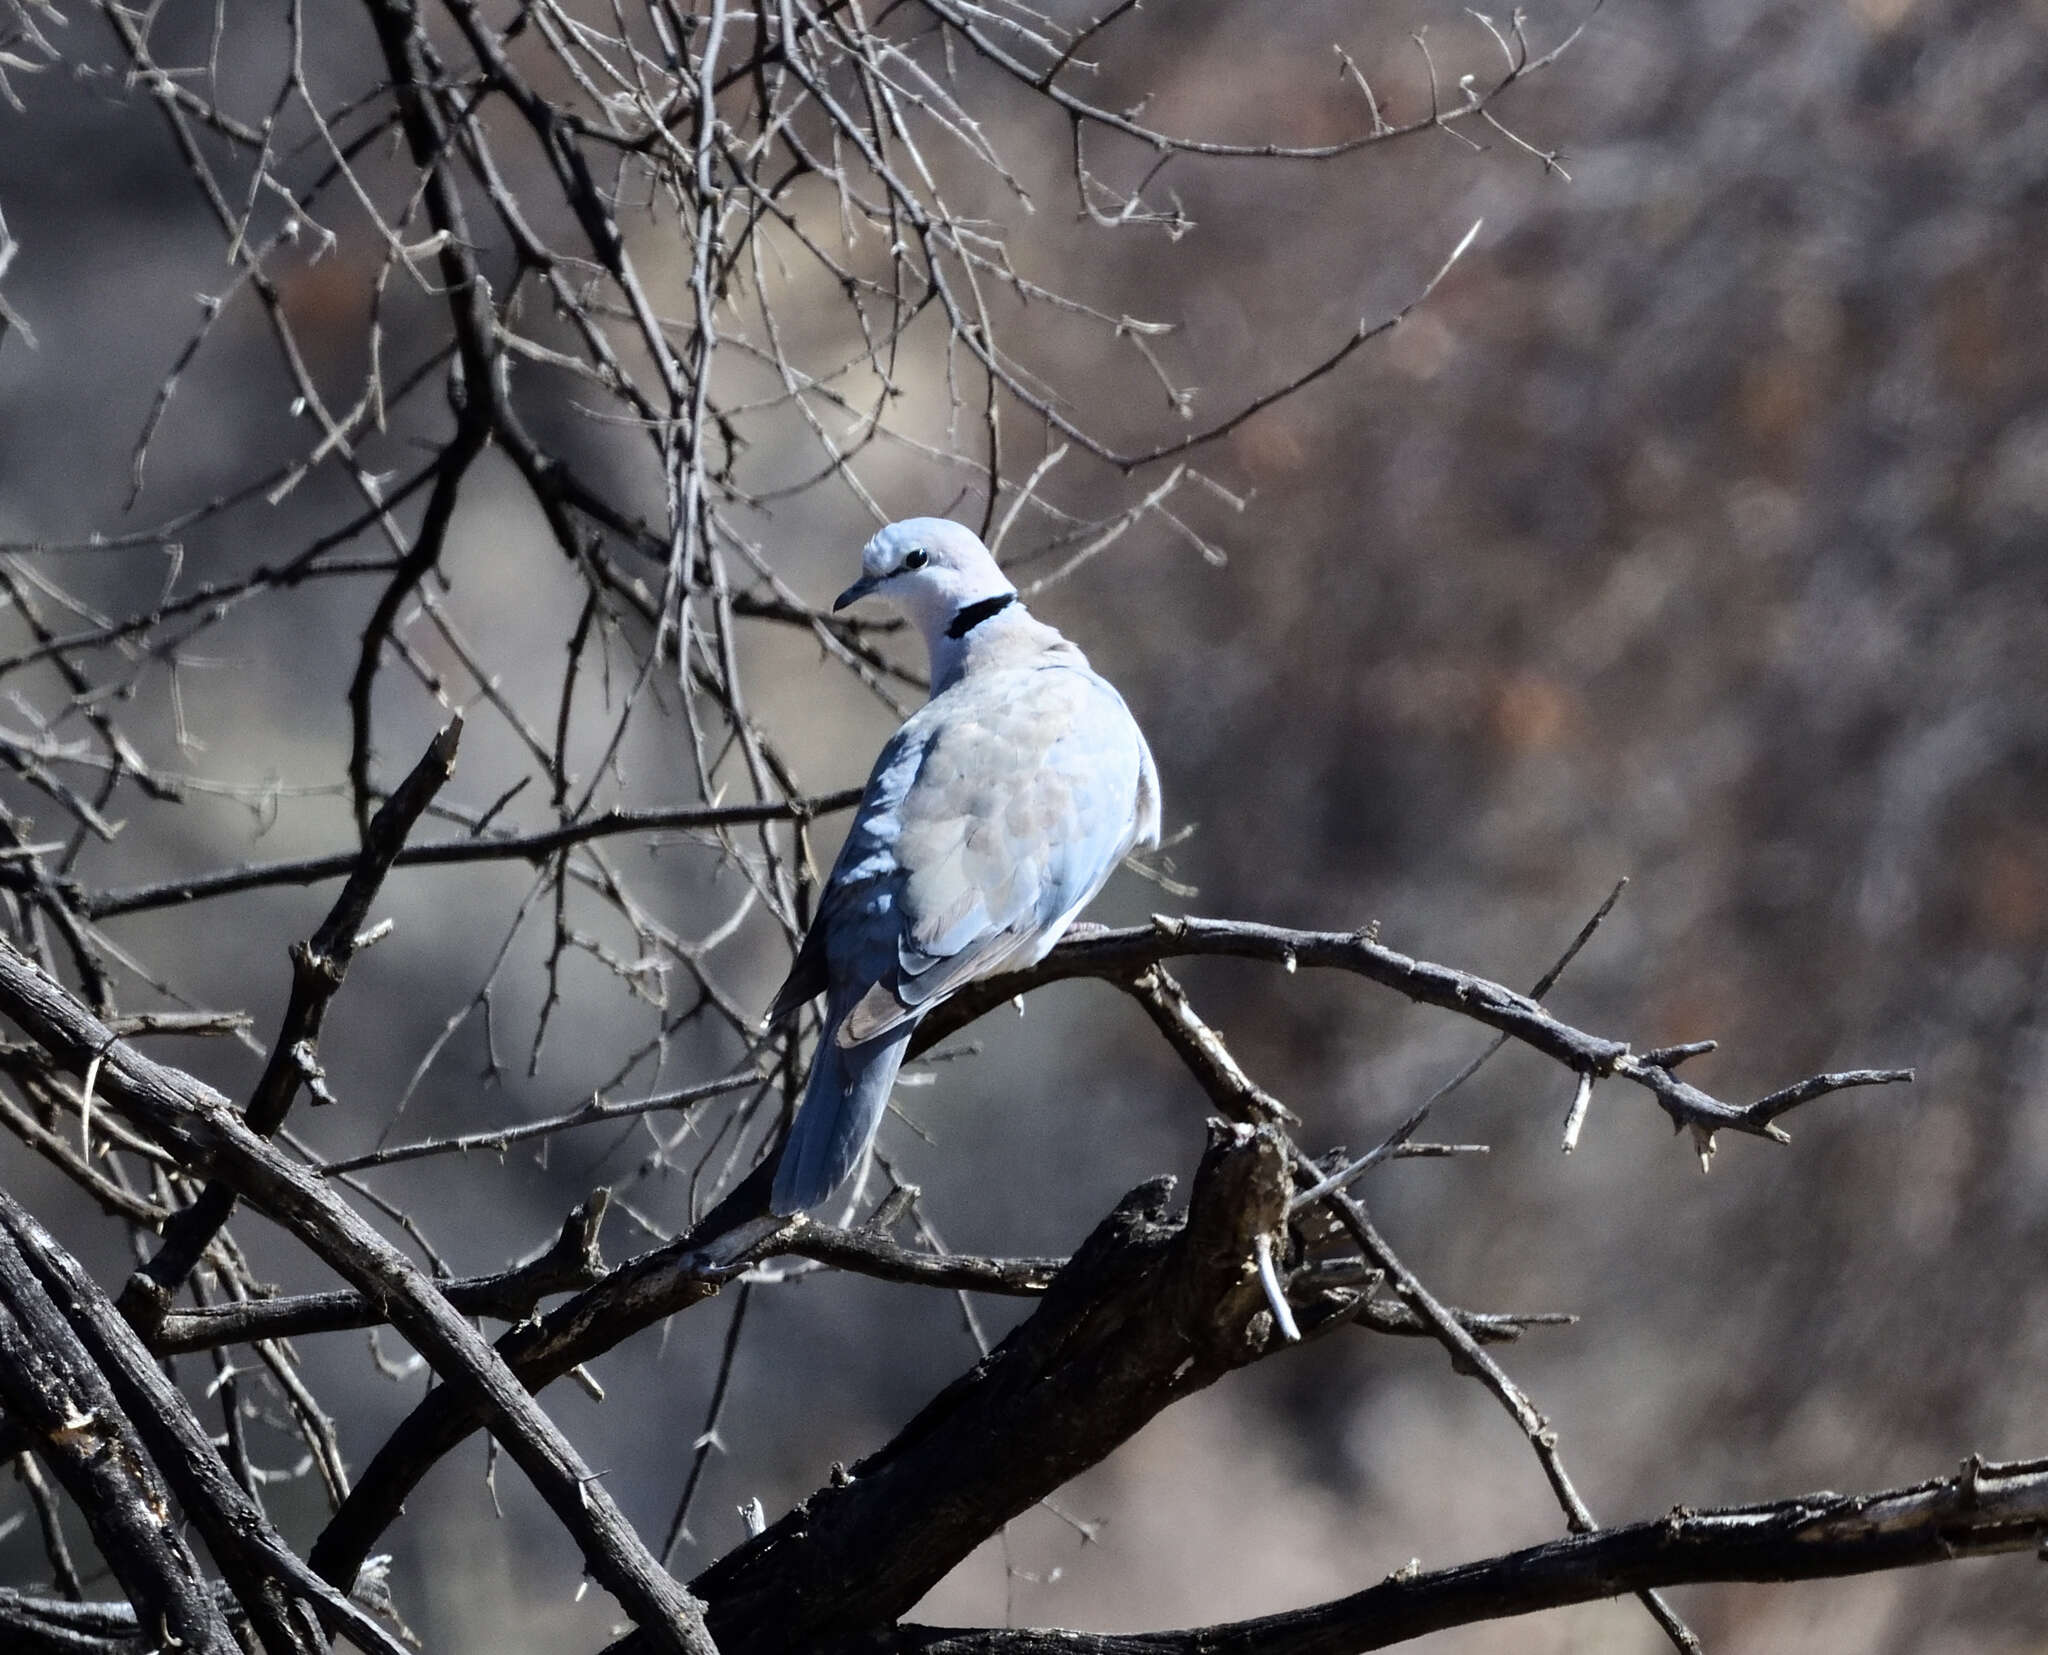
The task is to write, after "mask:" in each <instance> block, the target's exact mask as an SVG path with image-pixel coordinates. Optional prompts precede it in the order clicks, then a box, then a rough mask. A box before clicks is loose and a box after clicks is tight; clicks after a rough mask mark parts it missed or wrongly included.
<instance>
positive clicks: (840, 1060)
mask: <svg viewBox="0 0 2048 1655" xmlns="http://www.w3.org/2000/svg"><path fill="white" fill-rule="evenodd" d="M842 1015H843V1014H842ZM838 1028H839V1019H838V1018H837V1017H833V1018H831V1019H830V1020H828V1021H827V1023H826V1025H825V1028H824V1031H823V1033H822V1034H821V1035H820V1036H819V1038H818V1051H817V1055H816V1056H815V1057H813V1058H812V1059H811V1078H810V1081H809V1083H808V1084H807V1085H806V1086H805V1087H804V1101H803V1103H802V1105H801V1106H800V1107H799V1108H798V1109H797V1112H796V1120H795V1122H794V1123H793V1124H792V1125H791V1126H790V1129H789V1137H788V1138H787V1139H786V1140H785V1141H784V1143H783V1146H782V1160H781V1162H780V1163H779V1164H778V1165H777V1167H776V1169H775V1193H774V1194H773V1195H772V1196H771V1197H770V1199H769V1205H770V1206H771V1207H772V1208H773V1210H774V1211H776V1212H777V1213H782V1214H788V1213H800V1212H803V1211H804V1210H805V1209H806V1208H809V1207H815V1206H816V1205H817V1204H818V1203H819V1202H820V1201H823V1200H824V1199H825V1197H826V1196H828V1195H830V1194H831V1193H832V1192H833V1191H834V1190H835V1189H837V1188H838V1187H839V1184H840V1181H841V1180H842V1179H844V1178H845V1177H846V1175H847V1174H848V1173H849V1172H851V1171H852V1170H853V1166H854V1163H855V1162H856V1161H858V1160H859V1159H860V1158H861V1156H862V1155H863V1154H865V1153H866V1151H867V1147H868V1145H869V1144H870V1143H872V1142H873V1141H874V1136H875V1131H876V1128H878V1127H879V1126H880V1125H881V1124H882V1111H883V1110H884V1109H885V1108H887V1107H888V1104H889V1090H890V1088H891V1087H892V1086H894V1085H895V1083H896V1071H897V1070H898V1069H899V1068H901V1067H902V1065H903V1051H904V1048H905V1047H906V1046H908V1045H909V1044H910V1036H911V1033H912V1031H913V1030H914V1029H915V1028H916V1024H915V1022H912V1023H911V1024H909V1025H907V1026H904V1027H901V1028H895V1029H891V1030H890V1031H889V1032H888V1033H887V1034H886V1035H883V1036H881V1037H880V1038H879V1039H875V1040H870V1041H867V1042H866V1043H865V1044H863V1045H859V1046H841V1045H840V1044H839V1042H838V1041H837V1040H835V1039H834V1038H833V1036H834V1035H835V1034H837V1032H838Z"/></svg>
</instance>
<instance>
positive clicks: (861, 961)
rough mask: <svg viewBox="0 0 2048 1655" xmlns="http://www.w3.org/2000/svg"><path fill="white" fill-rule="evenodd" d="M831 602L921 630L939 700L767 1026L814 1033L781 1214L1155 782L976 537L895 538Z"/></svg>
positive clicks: (899, 755) (1032, 948)
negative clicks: (817, 1003) (813, 1021)
mask: <svg viewBox="0 0 2048 1655" xmlns="http://www.w3.org/2000/svg"><path fill="white" fill-rule="evenodd" d="M861 567H862V576H861V579H860V580H859V581H857V582H856V583H855V584H854V585H853V586H852V587H850V588H849V589H848V590H847V591H846V592H845V593H844V594H842V596H841V597H840V599H839V603H838V604H835V605H834V607H835V608H837V607H841V606H843V605H845V604H847V603H851V602H853V601H855V600H857V599H859V598H861V597H865V596H867V595H869V594H870V593H873V594H874V595H876V596H881V597H887V598H889V599H890V600H891V601H893V602H895V603H896V604H897V606H898V607H900V608H901V609H903V610H904V612H905V613H906V614H908V615H909V617H910V618H911V619H912V620H913V621H914V622H916V623H917V625H918V626H919V627H920V628H921V630H922V631H923V632H924V635H925V640H926V643H927V644H928V645H929V647H930V650H931V657H932V698H931V700H930V701H929V702H927V703H926V704H925V706H924V707H922V708H921V709H919V710H918V711H917V712H916V713H914V714H913V715H912V716H911V717H910V718H909V719H907V720H906V721H905V722H904V724H903V727H902V728H901V729H899V730H898V731H897V732H896V734H895V735H894V736H893V737H892V738H891V739H890V741H889V743H888V744H887V745H886V746H885V747H884V748H883V749H882V753H881V757H880V758H878V759H877V760H876V761H875V768H874V772H873V774H872V775H871V776H870V777H869V779H868V786H867V791H866V793H865V795H864V796H863V797H862V799H861V803H860V809H859V812H858V813H857V815H856V816H855V818H854V823H853V827H852V829H851V830H850V831H849V833H848V834H847V839H846V844H845V846H844V848H843V849H842V850H841V851H840V854H839V860H838V862H837V863H836V864H835V865H834V866H833V869H832V876H831V878H830V880H829V881H828V882H827V884H826V887H825V892H824V894H823V896H822V897H821V898H820V900H819V904H818V913H817V918H816V920H815V921H814V922H813V924H812V926H811V930H810V933H809V934H808V935H807V936H806V937H805V938H804V942H803V946H802V948H801V949H799V950H798V953H797V957H796V962H795V964H794V966H793V967H792V968H791V971H790V974H789V979H788V981H786V982H785V983H784V984H783V985H782V988H781V990H780V992H778V993H777V995H776V996H775V1002H774V1004H773V1006H772V1007H771V1008H770V1011H769V1017H770V1019H771V1021H773V1020H776V1019H780V1018H783V1017H787V1016H788V1015H790V1014H791V1013H792V1012H794V1011H795V1010H796V1009H797V1007H799V1006H801V1005H802V1004H803V1003H804V1002H805V1001H807V1000H809V999H810V998H812V997H813V996H814V995H817V994H820V993H823V994H824V995H825V997H826V999H825V1025H824V1032H823V1034H822V1035H821V1037H820V1040H819V1045H818V1051H817V1055H816V1056H815V1057H814V1058H813V1060H812V1065H811V1076H810V1080H809V1081H808V1083H807V1084H806V1087H805V1092H804V1100H803V1105H802V1107H801V1109H800V1110H799V1111H798V1114H797V1118H796V1121H795V1123H794V1124H793V1126H792V1127H791V1129H790V1135H789V1140H788V1142H787V1143H786V1144H785V1145H784V1146H783V1152H782V1161H781V1165H780V1166H779V1167H778V1169H777V1172H776V1180H775V1191H774V1196H773V1201H772V1204H773V1206H774V1208H775V1210H776V1211H777V1212H782V1213H790V1212H799V1211H802V1210H803V1209H804V1208H806V1207H809V1206H813V1205H815V1204H816V1203H817V1202H819V1201H822V1200H823V1199H824V1198H825V1197H826V1196H827V1195H829V1194H830V1193H831V1192H832V1190H833V1189H834V1188H835V1187H836V1186H837V1185H838V1184H839V1182H840V1180H841V1179H843V1178H844V1177H845V1176H846V1174H847V1173H848V1172H849V1171H850V1170H851V1169H852V1167H853V1165H854V1163H855V1162H856V1161H858V1160H859V1158H860V1156H861V1155H862V1153H863V1152H864V1151H865V1150H866V1149H867V1146H868V1144H869V1142H870V1141H871V1140H872V1139H873V1137H874V1134H875V1129H876V1128H877V1127H878V1126H879V1125H880V1123H881V1118H882V1111H883V1108H884V1107H885V1106H886V1105H887V1103H888V1099H889V1089H890V1086H891V1085H892V1084H893V1082H894V1080H895V1077H896V1070H897V1068H898V1066H899V1065H900V1064H901V1063H902V1061H903V1052H904V1048H905V1047H906V1046H907V1045H908V1043H909V1040H910V1035H911V1032H912V1030H914V1029H915V1028H916V1026H917V1022H918V1019H919V1018H921V1017H923V1016H924V1014H925V1013H926V1012H928V1011H930V1010H931V1008H932V1007H933V1006H935V1005H937V1004H938V1003H939V1002H940V1001H941V1000H943V999H944V998H945V997H946V996H947V995H948V994H951V993H953V992H954V991H955V990H956V989H958V988H960V987H961V986H962V985H963V984H965V983H968V982H971V981H972V980H974V979H975V978H977V977H981V976H985V975H987V974H989V973H990V972H994V971H999V970H1004V969H1007V968H1010V967H1017V966H1024V965H1029V964H1032V963H1033V962H1035V961H1037V960H1039V959H1041V958H1042V957H1043V956H1044V955H1045V954H1046V952H1047V951H1048V950H1049V949H1051V947H1052V945H1053V944H1054V943H1056V942H1057V941H1058V940H1059V938H1060V935H1061V933H1062V932H1064V931H1065V930H1066V928H1067V927H1068V925H1070V924H1071V923H1072V922H1073V919H1074V917H1075V915H1077V914H1078V913H1079V912H1080V911H1081V909H1082V908H1084V907H1086V906H1087V904H1088V902H1089V901H1090V900H1091V899H1092V898H1093V897H1094V895H1095V893H1096V892H1097V891H1099V890H1100V889H1101V888H1102V885H1103V883H1104V882H1105V881H1106V880H1107V879H1108V878H1109V876H1110V874H1111V873H1113V872H1114V871H1115V869H1116V866H1117V864H1118V863H1119V862H1120V861H1121V860H1122V859H1123V856H1124V853H1125V852H1126V851H1128V850H1130V849H1131V847H1132V846H1133V845H1136V844H1157V843H1158V841H1159V777H1158V772H1157V771H1156V769H1155V768H1154V766H1153V762H1152V754H1151V752H1150V750H1149V749H1148V748H1147V747H1146V745H1145V738H1144V736H1143V735H1142V734H1141V733H1140V732H1139V730H1138V726H1137V723H1136V721H1135V720H1133V719H1132V717H1131V715H1130V711H1129V709H1128V708H1126V707H1125V706H1124V703H1123V698H1122V697H1121V696H1119V695H1118V694H1117V693H1116V691H1115V690H1114V689H1113V688H1111V686H1110V685H1109V684H1108V683H1106V682H1105V681H1104V680H1103V679H1101V678H1099V677H1097V676H1096V675H1095V673H1094V672H1093V671H1091V670H1090V668H1089V666H1088V662H1087V659H1086V657H1084V656H1083V655H1082V653H1081V651H1080V650H1078V649H1077V648H1075V647H1074V645H1072V644H1071V643H1069V642H1068V641H1067V640H1066V639H1065V638H1063V637H1061V636H1060V634H1059V633H1058V632H1056V631H1055V630H1054V629H1053V628H1051V627H1049V626H1047V625H1045V624H1044V623H1043V622H1041V621H1038V620H1036V619H1034V618H1033V617H1032V615H1031V614H1030V613H1029V611H1027V610H1026V609H1025V608H1024V606H1023V604H1022V603H1021V602H1019V601H1017V599H1016V591H1015V588H1014V587H1012V586H1011V584H1010V582H1009V580H1008V579H1007V578H1006V577H1005V576H1004V575H1003V573H1002V570H1001V569H1000V568H999V567H998V566H997V564H996V561H995V559H994V558H993V557H991V556H990V555H989V553H988V551H987V549H986V548H985V547H984V546H983V545H982V544H981V542H980V541H979V540H978V539H976V538H975V536H974V535H973V534H971V533H970V532H968V531H967V530H966V529H964V528H962V527H961V526H960V525H959V524H957V523H951V522H947V521H946V520H944V519H942V518H930V517H924V518H912V519H910V520H908V521H906V522H902V523H894V524H891V525H890V526H889V527H888V528H886V529H884V530H882V532H881V533H880V534H878V535H876V536H875V537H874V539H873V540H871V541H869V542H868V545H867V547H866V549H865V550H864V551H863V553H862V554H861Z"/></svg>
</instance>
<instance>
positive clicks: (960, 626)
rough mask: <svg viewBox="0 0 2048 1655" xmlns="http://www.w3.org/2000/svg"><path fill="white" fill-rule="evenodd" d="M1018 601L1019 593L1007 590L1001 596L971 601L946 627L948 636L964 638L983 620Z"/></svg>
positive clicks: (998, 613)
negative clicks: (976, 601)
mask: <svg viewBox="0 0 2048 1655" xmlns="http://www.w3.org/2000/svg"><path fill="white" fill-rule="evenodd" d="M1016 601H1017V594H1016V593H1015V592H1005V593H1004V594H1003V595H1002V596H1001V597H999V598H983V599H982V600H981V602H979V603H970V604H969V605H968V606H967V607H966V608H965V609H963V610H961V611H960V613H959V614H957V615H955V616H954V617H953V619H952V622H951V624H950V625H948V626H947V628H946V636H947V637H949V638H964V637H966V636H967V634H968V633H970V632H972V631H973V630H974V629H975V628H976V627H977V626H979V625H981V623H982V622H983V621H985V620H988V619H989V618H990V617H991V616H994V615H1000V614H1001V613H1002V612H1003V611H1004V610H1005V609H1008V608H1009V607H1010V605H1011V604H1013V603H1015V602H1016Z"/></svg>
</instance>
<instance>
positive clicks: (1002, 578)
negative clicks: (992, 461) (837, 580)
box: [832, 517, 1017, 639]
mask: <svg viewBox="0 0 2048 1655" xmlns="http://www.w3.org/2000/svg"><path fill="white" fill-rule="evenodd" d="M1016 593H1017V588H1016V587H1015V586H1013V585H1011V584H1010V578H1009V576H1007V575H1005V574H1004V573H1003V571H1002V570H1001V568H999V567H998V566H997V564H996V560H995V558H994V556H993V555H992V554H991V553H990V552H989V549H988V548H987V547H986V546H984V545H983V544H982V543H981V541H980V540H979V539H978V538H977V537H976V536H975V534H974V532H973V531H972V530H971V529H965V528H962V527H961V526H960V525H959V524H958V523H953V522H949V521H947V520H946V519H945V518H943V517H909V518H905V519H904V520H903V521H902V522H901V523H891V524H890V525H889V526H888V527H887V528H886V529H884V530H882V531H881V533H879V534H877V535H876V536H875V537H874V539H872V540H870V541H869V542H868V543H867V545H866V546H865V547H863V548H862V550H861V554H860V579H859V580H857V581H855V582H854V583H853V584H852V585H851V586H849V587H848V588H847V589H846V590H845V591H844V592H841V593H840V594H839V596H838V597H837V598H835V599H833V601H832V607H833V608H834V609H844V608H845V607H846V606H847V605H848V604H850V603H858V602H859V601H860V600H861V599H862V598H866V597H877V598H886V599H887V600H888V601H889V602H891V603H893V604H894V605H895V606H896V607H897V608H898V609H899V610H901V611H902V612H903V614H904V615H906V616H907V617H908V618H909V619H910V620H911V621H912V622H914V623H915V624H916V625H917V626H918V628H919V629H920V630H921V631H923V633H924V634H925V636H926V637H927V638H928V639H931V638H937V637H940V636H943V635H944V634H945V632H946V629H947V628H948V627H949V626H950V625H952V624H953V622H954V620H955V618H956V617H958V616H959V615H960V613H961V612H962V611H963V610H966V609H970V608H972V607H973V606H974V605H976V604H986V603H988V602H990V601H991V600H995V599H1001V598H1012V597H1015V596H1016Z"/></svg>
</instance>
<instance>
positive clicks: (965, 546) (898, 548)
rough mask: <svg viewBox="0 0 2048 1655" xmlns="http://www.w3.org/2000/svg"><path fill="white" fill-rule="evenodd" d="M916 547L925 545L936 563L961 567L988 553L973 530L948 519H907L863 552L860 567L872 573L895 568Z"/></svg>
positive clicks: (883, 533)
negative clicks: (969, 560) (973, 558)
mask: <svg viewBox="0 0 2048 1655" xmlns="http://www.w3.org/2000/svg"><path fill="white" fill-rule="evenodd" d="M913 546H922V547H923V548H924V549H925V551H926V553H927V554H929V555H930V557H931V558H932V559H933V560H934V561H935V562H941V563H953V564H959V563H961V562H964V561H966V560H967V559H969V558H971V557H972V556H974V554H976V553H980V555H981V556H983V557H986V556H988V553H987V552H986V551H984V550H983V549H982V544H981V542H980V541H979V540H977V539H976V538H975V537H974V533H973V531H972V530H971V529H965V528H962V527H961V526H960V525H959V524H958V523H955V522H953V521H952V520H951V519H950V518H945V517H906V518H904V519H903V521H902V522H900V523H891V524H890V525H889V526H888V527H887V528H886V529H883V530H882V531H881V532H880V533H878V534H877V535H876V536H875V537H874V539H872V540H870V541H869V542H868V543H867V545H866V546H864V547H863V548H862V549H861V554H860V565H861V567H862V568H863V569H865V570H867V571H869V572H870V573H883V572H886V571H888V570H891V569H894V568H895V567H896V566H897V565H898V564H900V563H901V562H902V561H903V558H904V554H905V553H907V552H908V551H909V550H910V549H911V547H913Z"/></svg>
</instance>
